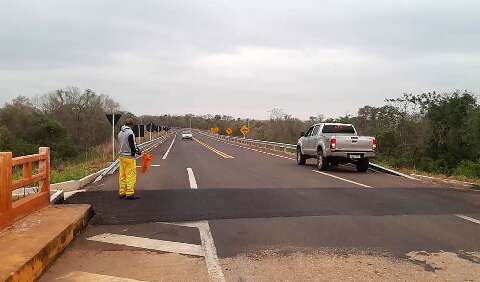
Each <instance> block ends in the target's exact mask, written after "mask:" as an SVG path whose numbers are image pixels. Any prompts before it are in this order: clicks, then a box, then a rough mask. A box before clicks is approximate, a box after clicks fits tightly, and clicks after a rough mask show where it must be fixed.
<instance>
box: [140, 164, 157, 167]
mask: <svg viewBox="0 0 480 282" xmlns="http://www.w3.org/2000/svg"><path fill="white" fill-rule="evenodd" d="M150 166H151V167H160V165H159V164H152V165H150ZM140 167H142V166H141V165H137V168H140Z"/></svg>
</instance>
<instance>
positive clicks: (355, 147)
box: [335, 135, 373, 152]
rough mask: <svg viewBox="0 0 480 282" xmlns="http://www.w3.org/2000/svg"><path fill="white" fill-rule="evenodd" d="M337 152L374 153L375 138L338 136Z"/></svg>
mask: <svg viewBox="0 0 480 282" xmlns="http://www.w3.org/2000/svg"><path fill="white" fill-rule="evenodd" d="M335 138H336V139H337V148H336V150H337V151H352V152H366V151H372V150H373V149H372V143H373V137H367V136H351V135H337V136H335Z"/></svg>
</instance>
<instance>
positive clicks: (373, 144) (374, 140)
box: [372, 137, 377, 151]
mask: <svg viewBox="0 0 480 282" xmlns="http://www.w3.org/2000/svg"><path fill="white" fill-rule="evenodd" d="M372 149H373V150H374V151H375V150H376V149H377V139H376V138H375V137H373V140H372Z"/></svg>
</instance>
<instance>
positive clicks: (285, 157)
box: [217, 140, 373, 188]
mask: <svg viewBox="0 0 480 282" xmlns="http://www.w3.org/2000/svg"><path fill="white" fill-rule="evenodd" d="M217 141H218V142H223V143H225V144H227V145H232V146H237V147H240V148H244V149H247V150H251V151H255V152H259V153H262V154H266V155H270V156H275V157H279V158H283V159H288V160H295V159H294V158H290V157H287V156H282V155H277V154H272V153H269V152H265V151H261V150H257V149H254V148H248V147H245V146H241V145H237V144H232V143H228V142H225V141H223V140H217ZM312 171H313V172H316V173H320V174H323V175H326V176H330V177H333V178H336V179H338V180H342V181H346V182H348V183H352V184H355V185H358V186H361V187H364V188H373V187H372V186H368V185H365V184H362V183H359V182H355V181H352V180H348V179H345V178H343V177H339V176H336V175H332V174H329V173H325V172H321V171H318V170H312Z"/></svg>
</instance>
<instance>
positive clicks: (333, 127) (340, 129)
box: [322, 124, 355, 134]
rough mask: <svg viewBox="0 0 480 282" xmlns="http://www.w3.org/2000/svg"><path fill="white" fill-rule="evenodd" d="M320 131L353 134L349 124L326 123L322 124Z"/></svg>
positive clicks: (353, 131)
mask: <svg viewBox="0 0 480 282" xmlns="http://www.w3.org/2000/svg"><path fill="white" fill-rule="evenodd" d="M322 133H345V134H355V129H354V128H353V126H351V125H338V124H326V125H324V126H323V129H322Z"/></svg>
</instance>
